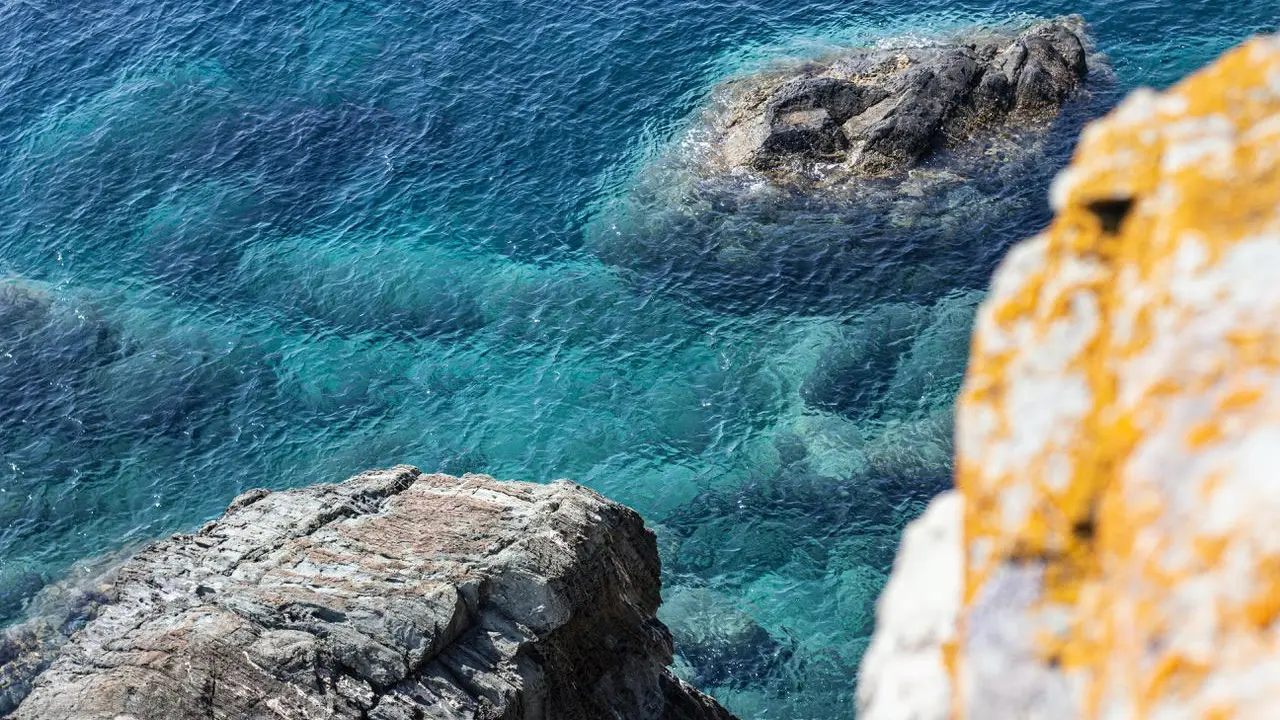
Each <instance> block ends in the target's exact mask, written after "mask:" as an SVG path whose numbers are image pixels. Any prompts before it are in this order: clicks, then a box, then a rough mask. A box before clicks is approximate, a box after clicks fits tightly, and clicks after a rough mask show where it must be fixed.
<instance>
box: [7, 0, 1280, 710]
mask: <svg viewBox="0 0 1280 720" xmlns="http://www.w3.org/2000/svg"><path fill="white" fill-rule="evenodd" d="M1276 10H1277V7H1276V5H1275V3H1274V1H1273V0H1269V1H1265V2H1264V1H1263V0H1238V1H1237V2H1232V3H1222V2H1219V1H1217V0H1195V1H1187V2H1175V1H1174V0H1160V1H1157V0H1141V1H1133V2H1130V1H1124V0H1077V2H1074V3H1068V2H1048V1H1032V0H1026V1H1022V2H956V1H955V0H945V1H943V0H895V1H893V2H889V1H885V0H843V1H840V2H836V1H834V0H820V1H806V0H668V1H666V2H655V1H653V0H609V1H608V2H603V1H601V0H578V1H577V2H572V3H570V2H560V3H556V2H522V3H517V2H509V1H507V2H497V1H495V0H470V1H469V2H465V3H463V2H456V1H450V2H413V3H409V2H403V3H397V2H390V1H386V0H384V1H381V2H372V1H370V2H350V3H338V2H318V1H316V0H310V1H306V2H304V1H302V0H259V2H254V3H249V2H240V1H232V0H222V1H220V2H210V1H208V0H184V1H183V2H132V1H130V0H112V1H111V2H103V1H101V0H81V1H80V2H77V3H69V2H65V0H64V1H61V2H55V1H49V0H25V1H5V2H0V620H3V619H4V618H9V619H12V618H15V617H17V616H18V615H19V614H20V612H21V609H22V602H23V600H24V599H25V598H27V597H29V596H30V595H31V594H32V593H33V592H35V591H36V590H37V589H38V588H39V587H40V585H41V584H42V583H44V582H46V581H48V580H52V579H55V578H56V577H58V576H59V574H60V573H62V572H65V569H66V568H67V567H68V565H69V564H70V563H72V562H74V561H75V560H78V559H82V558H86V557H90V556H93V555H96V554H99V553H101V552H103V551H106V550H109V549H112V548H116V547H120V546H122V545H129V544H131V543H138V542H142V541H145V540H147V539H150V538H155V537H158V536H161V535H164V534H166V533H169V532H173V531H177V530H182V529H189V528H192V527H194V526H196V525H197V524H198V523H200V522H202V521H203V520H206V519H208V518H210V517H212V516H215V515H217V514H218V513H219V512H220V511H221V510H222V509H223V508H224V507H225V505H226V503H227V502H228V501H229V500H230V499H231V498H232V497H233V496H234V495H235V494H237V493H238V492H240V491H242V490H244V489H246V488H249V487H256V486H268V487H273V488H283V487H289V486H297V485H302V484H307V483H312V482H317V481H332V480H339V479H342V478H344V477H346V476H348V475H350V474H352V473H354V472H357V471H359V470H362V469H366V468H370V467H375V466H387V465H391V464H395V463H400V462H410V463H414V464H417V465H419V466H421V467H423V468H425V469H429V470H444V471H448V472H464V471H478V472H487V473H490V474H493V475H496V476H498V477H503V478H514V479H525V480H538V481H545V480H549V479H553V478H557V477H569V478H573V479H575V480H578V481H580V482H583V483H585V484H587V485H589V486H591V487H593V488H595V489H597V490H599V491H601V492H603V493H605V494H607V495H609V496H611V497H613V498H615V499H617V500H620V501H622V502H625V503H628V504H630V505H632V506H633V507H635V508H637V509H638V510H640V511H641V512H642V513H643V514H644V515H645V517H646V518H647V520H648V521H649V522H650V523H651V524H652V525H653V526H654V527H655V528H657V530H658V532H659V540H660V544H661V547H662V552H663V560H664V564H665V568H666V573H667V577H666V585H667V588H666V592H667V596H668V598H669V605H668V607H667V608H666V609H665V610H664V618H665V619H666V620H667V621H668V622H669V624H671V625H672V626H673V628H675V630H676V634H677V637H678V638H682V639H683V644H682V646H681V651H682V658H681V661H680V668H681V671H682V672H683V673H685V674H686V675H687V676H688V677H690V678H692V679H694V680H695V681H696V682H698V683H699V684H701V685H702V686H704V687H705V688H707V689H709V690H711V691H712V692H714V693H715V694H716V695H717V696H718V697H719V698H721V699H722V700H723V701H724V702H726V704H727V705H729V706H730V708H731V709H734V710H735V711H737V712H738V713H740V714H741V715H742V717H744V718H823V719H825V718H844V717H848V716H849V713H850V712H851V710H850V694H851V687H852V680H853V676H854V673H855V671H856V663H857V660H858V658H859V657H860V655H861V653H862V651H863V649H864V648H865V644H866V637H867V634H868V632H869V629H870V622H871V614H870V613H871V604H872V603H873V601H874V599H875V596H876V593H877V592H878V591H879V589H880V587H881V586H882V584H883V581H884V577H885V572H886V570H887V568H888V564H889V562H890V561H891V559H892V554H893V550H894V544H895V542H896V539H897V535H898V533H899V531H900V529H901V527H902V525H903V524H904V523H905V522H906V521H907V520H909V519H910V518H911V517H913V516H914V515H915V514H916V513H918V512H919V511H920V509H921V508H922V507H923V504H924V503H925V502H927V500H928V498H929V497H930V496H931V495H932V494H933V493H935V492H937V491H938V490H939V489H941V488H943V487H945V486H946V485H947V483H948V476H949V472H950V461H949V453H950V410H951V405H952V399H953V397H954V394H955V392H956V390H957V388H958V386H959V379H960V374H961V372H962V370H963V366H964V358H965V353H966V350H967V332H968V326H969V321H970V319H971V317H972V312H973V307H974V304H975V303H976V302H977V301H978V300H979V299H980V297H981V289H982V288H983V286H984V284H985V282H986V279H987V278H988V276H989V273H990V271H991V268H992V266H993V265H994V263H995V262H996V261H997V260H998V259H999V257H1000V255H1001V253H1002V252H1003V251H1004V250H1005V249H1006V248H1007V246H1008V244H1009V243H1010V242H1013V241H1014V240H1016V239H1018V238H1020V237H1024V236H1026V235H1028V234H1030V233H1032V232H1034V231H1036V230H1037V229H1038V228H1039V227H1040V226H1042V225H1043V224H1044V223H1045V222H1046V221H1047V219H1048V213H1047V210H1046V208H1045V202H1044V193H1045V188H1046V184H1047V182H1048V180H1049V178H1050V177H1051V174H1052V172H1053V171H1054V170H1056V169H1057V168H1058V167H1060V166H1061V165H1062V164H1063V163H1065V161H1066V157H1067V153H1068V152H1069V149H1070V138H1071V137H1072V131H1071V130H1070V129H1064V130H1062V132H1061V133H1060V137H1059V138H1058V140H1057V141H1056V142H1055V143H1054V144H1051V146H1050V149H1049V151H1048V152H1047V153H1046V154H1045V156H1044V157H1043V158H1042V159H1041V160H1040V161H1038V162H1037V163H1034V164H1033V165H1032V166H1030V167H1027V168H1021V169H1019V170H1018V172H1025V178H1021V177H1020V178H1019V179H1017V182H1015V183H1013V184H1014V185H1015V186H1016V187H1017V192H1016V193H1015V194H1016V197H1015V198H1013V200H1015V201H1016V203H1015V204H1013V205H1010V206H1009V207H1013V208H1015V210H1014V211H1006V212H997V213H994V214H993V215H990V216H984V215H980V214H979V215H977V216H974V215H972V214H970V215H968V216H967V217H968V219H967V221H966V222H965V223H961V224H959V225H955V224H949V225H946V227H947V228H949V229H948V230H947V231H946V232H945V233H941V234H939V233H932V234H929V233H924V231H922V230H918V229H916V228H915V227H913V225H912V224H911V223H910V222H907V223H898V224H896V225H893V227H897V228H899V229H898V230H894V231H892V232H890V233H888V234H885V233H883V232H882V233H881V234H880V235H877V236H876V237H874V238H871V239H870V240H867V239H863V240H862V241H861V245H860V247H863V248H867V247H870V248H872V249H873V250H875V252H872V253H871V254H870V255H869V256H868V255H867V254H866V253H863V254H862V255H861V256H859V258H858V259H857V260H856V262H855V261H854V260H850V259H849V258H848V257H846V256H845V255H842V254H840V253H835V252H830V248H833V247H840V246H843V245H842V244H847V243H849V242H850V236H851V234H853V233H856V232H857V230H856V226H852V225H846V224H843V221H844V219H847V218H842V216H840V214H839V213H838V212H835V213H833V212H832V211H831V209H830V208H827V209H822V208H819V209H816V210H815V209H813V208H810V207H808V206H803V205H795V204H792V205H786V206H781V207H775V206H772V205H767V204H766V206H750V207H748V206H738V205H735V206H733V207H729V208H727V209H726V208H718V209H717V210H716V213H715V216H714V217H715V219H714V221H710V222H704V221H701V220H697V219H694V220H690V218H691V217H693V216H694V214H691V210H690V205H689V203H690V202H691V201H690V200H689V198H688V197H687V196H685V195H682V193H681V191H680V190H679V187H678V183H674V181H673V183H672V184H671V185H668V184H667V183H666V182H665V181H662V176H661V175H659V176H658V179H659V182H655V181H654V173H653V172H652V171H651V168H652V167H655V166H658V165H661V163H662V162H663V160H662V159H663V158H669V157H670V156H671V153H673V152H678V151H679V142H678V140H679V138H680V137H682V133H684V132H686V131H687V129H688V127H689V120H688V118H690V117H693V116H694V115H696V112H697V110H698V108H699V106H700V104H701V103H702V102H703V101H704V99H705V97H706V95H707V92H708V90H709V88H711V87H712V86H713V85H714V84H715V83H716V82H718V81H721V80H723V79H725V78H727V77H730V76H733V75H735V74H740V73H743V72H749V71H750V70H752V69H755V68H760V67H764V66H767V65H769V64H770V63H774V62H778V61H780V59H795V58H803V57H805V56H809V55H815V54H819V53H823V52H827V51H829V50H830V49H831V48H833V47H839V46H845V45H851V44H856V43H858V42H864V41H869V40H874V39H875V38H879V37H885V36H894V35H901V34H929V33H931V32H935V31H938V30H940V29H944V28H953V27H957V26H963V25H966V24H971V23H977V22H1002V21H1006V20H1008V19H1010V18H1014V17H1018V16H1053V15H1057V14H1063V13H1069V12H1079V13H1082V14H1084V15H1085V16H1086V18H1088V19H1089V20H1090V21H1091V22H1092V24H1093V28H1094V32H1095V35H1096V37H1097V40H1098V44H1099V48H1100V49H1101V50H1102V51H1104V52H1105V53H1107V54H1108V55H1109V56H1110V57H1111V61H1112V64H1113V66H1114V68H1115V73H1116V78H1117V81H1118V87H1117V88H1116V89H1117V90H1124V89H1129V88H1132V87H1135V86H1138V85H1155V86H1164V85H1167V84H1169V83H1171V82H1173V81H1174V80H1176V79H1177V78H1178V77H1180V76H1182V75H1183V74H1185V73H1186V72H1188V71H1189V70H1191V69H1193V68H1195V67H1197V66H1199V65H1201V64H1203V63H1204V62H1206V61H1208V60H1209V59H1211V58H1212V57H1214V56H1215V55H1217V54H1218V53H1219V52H1221V51H1222V50H1224V49H1226V48H1227V47H1230V46H1231V45H1234V44H1236V43H1237V42H1239V41H1240V40H1242V39H1243V38H1244V37H1246V36H1247V35H1249V34H1250V33H1253V32H1258V31H1264V30H1275V29H1276V23H1277V12H1276ZM1114 98H1115V91H1114V90H1106V89H1104V90H1100V91H1099V93H1098V97H1097V100H1096V102H1095V103H1094V104H1092V105H1090V106H1089V107H1086V108H1082V109H1079V111H1078V115H1079V114H1083V115H1091V114H1096V112H1098V111H1100V110H1102V109H1105V106H1106V105H1108V104H1109V103H1111V102H1113V101H1114ZM1079 119H1080V118H1079V117H1075V118H1074V120H1079ZM1068 124H1069V123H1068ZM1006 185H1007V184H1006ZM1002 187H1005V189H1004V190H998V192H1007V187H1006V186H1002ZM985 192H987V189H985V188H983V187H982V186H977V187H976V188H973V189H970V190H969V193H970V194H969V195H966V196H964V197H957V198H955V199H954V204H953V206H950V207H951V209H950V211H948V210H947V207H948V206H943V207H942V210H941V211H939V210H938V209H937V208H934V209H933V211H937V212H941V213H942V216H943V218H944V219H946V217H949V215H947V212H951V213H952V214H962V211H964V210H965V209H968V208H972V207H974V203H975V202H977V203H979V204H980V203H981V202H982V201H983V198H984V197H986V196H985V195H984V193H985ZM992 192H997V191H992ZM698 217H702V216H698ZM975 217H976V219H975ZM931 232H932V231H931ZM922 233H923V234H922ZM735 234H738V235H742V236H746V235H748V234H749V235H751V236H752V237H753V238H755V240H756V242H757V245H756V247H757V248H759V247H760V246H761V243H763V244H765V245H768V246H769V247H774V248H780V249H778V250H777V252H776V257H775V256H773V255H770V256H769V257H766V258H765V259H764V260H760V259H759V258H756V259H755V260H753V261H752V262H750V263H747V264H746V265H744V266H743V268H744V269H743V270H742V272H741V273H739V274H736V275H735V273H734V272H731V271H723V268H718V269H716V271H714V272H712V271H709V270H708V271H706V272H703V271H702V270H701V269H700V266H699V265H698V264H697V263H688V262H681V261H680V258H681V257H682V253H687V252H690V251H689V248H691V247H696V246H697V245H698V243H700V242H704V241H705V240H706V238H707V237H710V236H715V237H719V238H723V237H730V238H732V237H734V236H735ZM667 243H669V245H667ZM637 247H643V249H644V252H633V250H632V249H633V248H637ZM668 247H669V248H670V250H669V252H668ZM900 247H913V248H924V250H925V251H922V252H920V253H915V254H900V253H895V252H891V251H890V250H889V249H890V248H900ZM879 249H883V251H884V252H883V253H880V250H879ZM868 257H869V258H870V260H868ZM708 628H710V629H711V630H714V631H723V632H721V634H722V635H724V636H728V637H735V638H737V639H738V641H737V642H718V641H714V640H708V639H707V638H705V637H699V635H705V634H707V632H705V631H706V630H707V629H708ZM711 634H713V635H714V634H715V633H714V632H712V633H711Z"/></svg>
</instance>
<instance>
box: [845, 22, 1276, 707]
mask: <svg viewBox="0 0 1280 720" xmlns="http://www.w3.org/2000/svg"><path fill="white" fill-rule="evenodd" d="M1277 118H1280V38H1276V37H1268V38H1259V39H1255V40H1252V41H1250V42H1249V43H1247V44H1246V45H1244V46H1243V47H1241V48H1239V49H1237V50H1234V51H1232V52H1231V53H1229V54H1228V55H1226V56H1225V57H1224V58H1222V59H1221V60H1220V61H1218V62H1217V63H1216V64H1214V65H1213V66H1211V67H1210V68H1208V69H1206V70H1204V71H1202V72H1200V73H1197V74H1196V75H1194V76H1192V77H1191V78H1189V79H1187V80H1186V81H1184V82H1183V83H1181V84H1180V85H1178V86H1176V87H1174V88H1173V89H1171V90H1169V91H1168V92H1166V93H1163V94H1156V93H1153V92H1150V91H1140V92H1137V93H1134V94H1133V95H1132V96H1131V97H1130V98H1129V99H1128V100H1127V101H1126V102H1125V103H1124V104H1123V105H1122V106H1121V107H1120V108H1119V109H1118V110H1116V111H1115V112H1114V113H1113V114H1112V115H1111V116H1110V117H1109V118H1107V119H1106V120H1105V121H1103V122H1100V123H1098V124H1096V125H1093V126H1091V127H1089V128H1088V129H1087V130H1086V131H1085V133H1084V134H1083V137H1082V139H1081V144H1080V146H1079V149H1078V151H1077V154H1076V158H1075V160H1074V162H1073V164H1072V166H1071V167H1070V169H1068V170H1067V171H1066V172H1064V173H1063V174H1062V175H1061V176H1060V177H1059V179H1058V181H1057V183H1056V184H1055V186H1054V189H1053V193H1052V201H1053V205H1054V208H1055V210H1056V212H1057V218H1056V220H1055V221H1054V223H1053V224H1052V226H1051V227H1050V228H1049V229H1048V230H1047V231H1046V232H1045V233H1044V234H1042V235H1040V236H1038V237H1036V238H1033V239H1031V240H1029V241H1027V242H1026V243H1024V244H1022V245H1021V246H1019V247H1017V248H1016V249H1015V250H1014V251H1013V252H1012V253H1011V254H1010V255H1009V257H1008V258H1007V259H1006V260H1005V261H1004V264H1003V266H1002V268H1001V270H1000V271H999V273H998V274H997V276H996V278H995V281H994V284H993V288H992V294H991V296H990V298H989V299H988V300H987V301H986V303H985V304H984V306H983V308H982V310H981V312H980V315H979V320H978V325H977V328H976V331H975V335H974V340H973V350H972V361H971V365H970V369H969V374H968V377H967V379H966V386H965V390H964V392H963V395H962V400H961V406H960V411H959V415H958V420H957V425H958V430H957V445H958V458H957V487H958V489H957V492H956V493H955V494H952V495H948V496H946V497H944V498H942V499H940V500H938V501H937V502H936V504H935V506H934V507H933V509H931V510H930V512H929V513H928V514H927V515H926V517H925V518H923V519H922V520H921V521H920V522H921V524H920V525H919V526H918V527H916V528H915V529H913V530H912V531H910V532H909V534H908V541H907V543H906V545H905V546H904V549H903V551H902V553H901V554H900V556H899V558H898V563H897V567H896V569H895V572H894V579H893V580H892V582H891V585H890V588H889V590H888V591H887V592H886V593H885V596H884V599H883V600H882V601H881V606H880V618H879V620H880V626H879V628H878V631H877V635H876V638H875V640H874V642H873V645H872V648H871V650H870V652H869V653H868V655H867V658H866V662H865V665H864V668H863V671H862V676H861V677H862V679H861V684H860V688H859V702H860V706H861V710H862V714H861V717H863V718H864V719H865V718H869V719H873V720H879V719H882V718H915V719H919V720H927V719H939V720H940V719H941V718H948V717H951V718H957V719H959V718H1006V717H1007V718H1013V717H1035V718H1045V719H1054V718H1063V719H1065V718H1080V717H1087V718H1146V717H1150V718H1157V717H1158V718H1270V717H1274V716H1275V707H1276V705H1277V703H1280V686H1278V685H1277V683H1276V678H1277V677H1278V673H1280V623H1278V622H1277V621H1280V584H1278V583H1280V572H1278V571H1280V529H1278V528H1280V524H1277V522H1276V518H1277V517H1280V483H1277V482H1276V477H1275V476H1276V468H1277V466H1278V465H1277V463H1278V458H1277V455H1278V454H1280V355H1278V354H1277V348H1280V329H1278V328H1280V325H1277V322H1276V318H1277V317H1280V283H1277V282H1276V277H1277V275H1278V274H1280V121H1278V120H1277ZM912 538H931V540H929V541H927V542H926V541H924V540H912ZM930 595H931V596H933V597H934V599H933V600H932V601H924V600H920V599H919V598H920V597H922V596H930ZM904 598H907V599H910V598H916V600H914V601H912V602H911V604H910V605H904V604H903V603H904V602H906V601H905V600H904ZM908 607H910V608H914V609H915V612H907V611H906V609H905V608H908Z"/></svg>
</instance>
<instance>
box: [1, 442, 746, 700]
mask: <svg viewBox="0 0 1280 720" xmlns="http://www.w3.org/2000/svg"><path fill="white" fill-rule="evenodd" d="M658 591H659V580H658V555H657V546H656V544H655V541H654V536H653V534H652V533H651V532H650V531H648V530H646V529H645V527H644V523H643V521H642V520H641V519H640V517H639V515H637V514H636V513H635V512H633V511H631V510H629V509H627V508H625V507H623V506H621V505H618V504H616V503H613V502H610V501H608V500H605V499H604V498H603V497H601V496H599V495H597V494H596V493H594V492H591V491H590V490H587V489H585V488H583V487H581V486H579V485H575V484H573V483H569V482H556V483H552V484H550V485H532V484H524V483H504V482H498V481H496V480H493V479H492V478H489V477H486V476H479V475H467V476H464V477H462V478H456V477H451V476H447V475H423V474H421V473H419V472H418V471H417V470H416V469H414V468H411V467H407V466H402V467H397V468H394V469H391V470H387V471H378V472H368V473H365V474H362V475H359V476H357V477H354V478H351V479H350V480H348V481H346V482H344V483H341V484H337V485H315V486H311V487H308V488H305V489H301V490H293V491H285V492H277V493H273V492H269V491H266V490H252V491H248V492H246V493H244V494H242V495H241V496H240V497H238V498H236V499H235V500H234V501H233V502H232V503H231V505H230V507H229V508H228V509H227V512H226V514H225V515H223V516H222V517H221V518H220V519H218V520H216V521H213V522H210V523H207V524H206V525H205V526H204V527H202V528H201V529H200V530H199V531H198V532H196V533H194V534H191V535H175V536H173V537H171V538H169V539H167V540H164V541H161V542H159V543H156V544H154V545H151V546H150V547H148V548H146V549H144V550H142V551H141V552H139V553H138V554H137V555H135V556H134V557H133V558H131V559H130V560H128V561H127V562H125V563H124V564H123V565H122V566H120V567H119V568H118V569H116V570H115V571H114V572H112V573H110V574H109V575H108V576H105V577H104V578H102V579H101V580H100V581H99V589H98V590H96V591H94V592H93V593H90V594H88V595H86V596H85V597H84V598H83V599H81V600H79V601H78V603H79V604H78V605H77V606H76V607H75V608H73V609H71V610H67V611H66V612H65V613H64V617H65V618H67V621H68V622H72V623H73V624H72V626H71V627H62V628H49V627H47V625H44V626H42V625H40V622H41V621H40V620H33V621H31V622H29V623H27V624H26V625H22V626H18V627H16V628H12V629H10V630H9V631H8V633H7V634H6V636H5V638H4V640H3V642H0V683H3V685H4V687H5V688H6V690H7V692H6V693H4V694H0V703H4V704H3V705H0V712H4V711H5V710H13V707H14V706H15V705H16V710H14V711H13V714H12V717H13V718H14V719H15V720H37V719H39V720H53V719H54V718H58V719H59V720H62V719H66V718H125V717H127V718H135V719H137V720H162V719H163V720H184V719H190V720H196V719H197V718H199V719H200V720H205V719H206V718H297V719H299V720H301V719H303V718H317V717H325V718H361V719H367V720H375V719H376V720H419V719H422V718H440V719H443V718H457V719H459V720H464V719H465V720H484V719H491V720H498V719H499V718H528V719H530V720H534V719H539V718H544V719H546V720H597V719H598V718H625V719H628V720H630V719H635V720H732V716H731V715H729V714H728V712H726V711H725V710H724V709H722V708H721V707H720V706H719V705H717V704H716V703H715V701H714V700H711V699H710V698H708V697H706V696H705V695H702V694H701V693H700V692H698V691H697V690H694V689H693V688H692V687H690V686H689V685H687V684H685V683H684V682H683V681H681V680H679V679H678V678H676V677H675V676H674V675H672V674H671V673H670V671H669V670H668V669H667V666H668V665H669V664H670V662H671V659H672V640H671V635H670V633H669V632H668V631H667V629H666V628H665V627H664V626H663V625H662V624H661V623H659V622H658V621H657V620H656V618H655V616H654V614H655V611H656V610H657V608H658V604H659V602H660V598H659V594H658ZM50 636H57V637H59V638H61V639H60V640H58V641H49V640H42V639H41V638H42V637H50ZM19 703H20V704H19Z"/></svg>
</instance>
